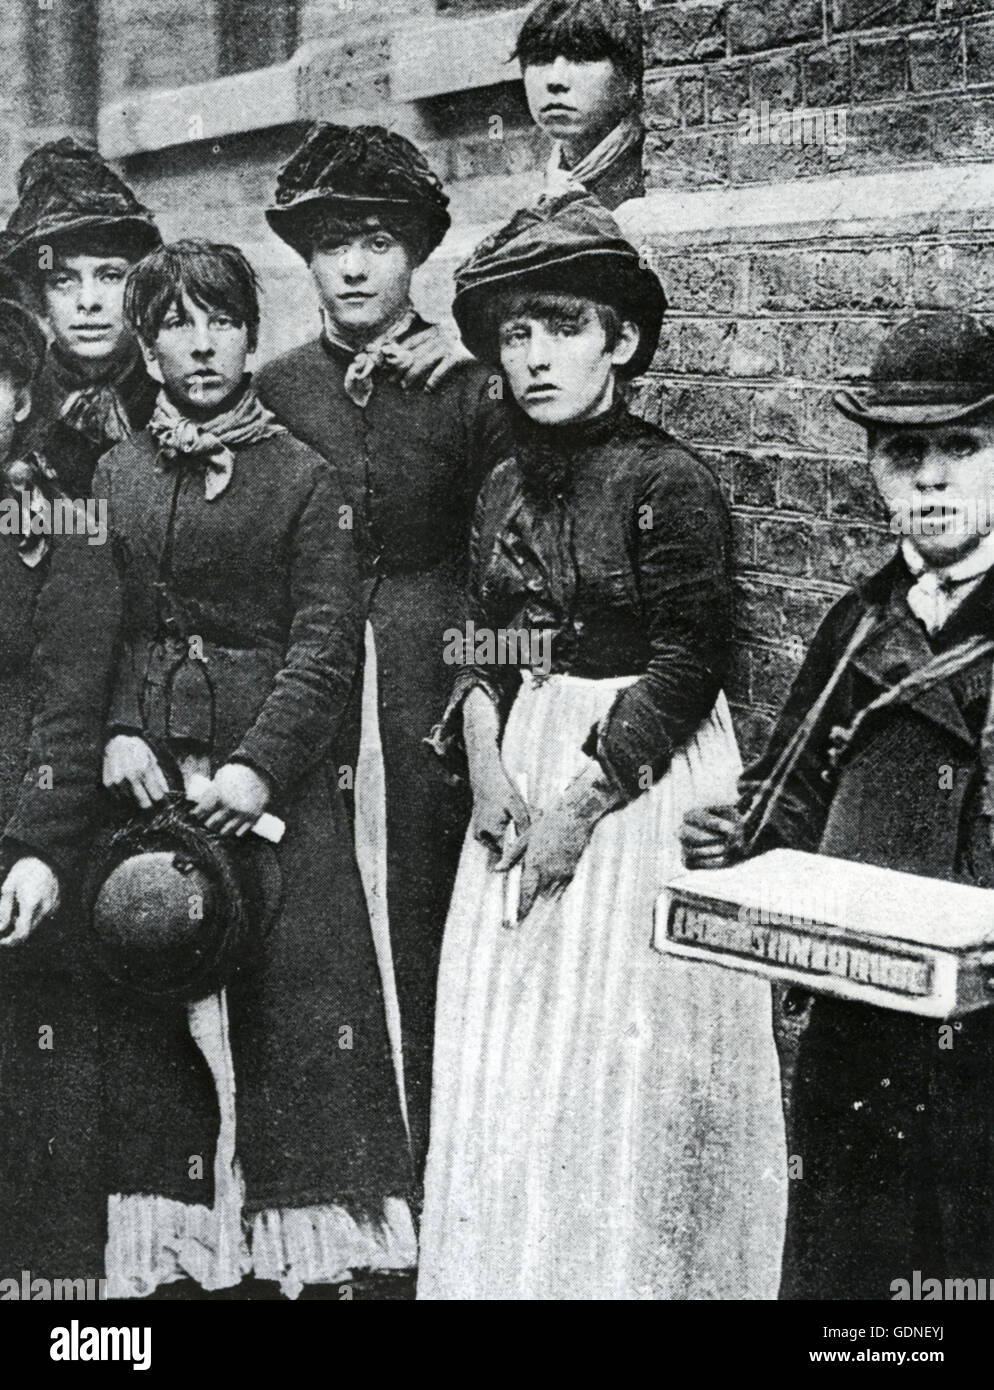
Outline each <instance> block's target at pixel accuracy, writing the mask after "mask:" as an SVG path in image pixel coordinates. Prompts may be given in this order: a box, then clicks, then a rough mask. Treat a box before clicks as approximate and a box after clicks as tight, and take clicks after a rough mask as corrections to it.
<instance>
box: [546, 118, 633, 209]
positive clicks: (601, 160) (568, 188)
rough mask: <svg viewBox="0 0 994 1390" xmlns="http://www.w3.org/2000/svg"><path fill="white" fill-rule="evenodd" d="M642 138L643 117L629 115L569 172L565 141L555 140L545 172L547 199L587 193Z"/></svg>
mask: <svg viewBox="0 0 994 1390" xmlns="http://www.w3.org/2000/svg"><path fill="white" fill-rule="evenodd" d="M641 137H642V122H641V120H640V119H639V117H638V116H626V117H625V118H624V120H623V121H620V122H619V123H618V125H616V126H615V127H614V129H613V130H609V131H608V133H607V134H606V135H605V136H604V138H603V140H601V141H600V142H599V143H598V144H596V145H595V146H594V148H593V149H592V150H588V151H587V153H586V154H585V155H584V156H583V158H582V159H581V160H579V162H578V163H576V164H574V165H573V167H572V169H567V168H566V166H565V164H564V163H563V146H562V142H561V141H559V140H556V141H554V142H553V146H552V154H551V155H550V156H549V163H548V165H547V166H546V170H545V190H544V192H545V196H546V197H549V198H557V197H559V196H560V195H561V194H563V193H573V192H576V191H580V192H585V191H586V190H587V189H588V188H589V187H590V185H591V184H592V183H594V182H596V180H597V179H599V178H600V177H601V175H602V174H605V173H606V172H607V170H608V169H610V167H611V165H612V164H614V163H615V161H616V160H618V159H620V158H621V156H622V155H623V154H625V153H626V151H628V150H630V149H631V148H632V147H633V146H634V145H637V144H638V142H639V140H640V139H641Z"/></svg>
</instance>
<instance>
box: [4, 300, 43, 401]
mask: <svg viewBox="0 0 994 1390" xmlns="http://www.w3.org/2000/svg"><path fill="white" fill-rule="evenodd" d="M46 346H47V345H46V342H45V335H44V333H43V332H42V331H41V329H40V328H39V326H38V323H37V321H36V320H35V318H34V317H33V315H31V314H30V313H29V312H28V311H27V310H26V309H25V308H24V306H23V305H22V304H20V303H18V302H17V301H11V300H0V377H3V378H5V380H7V381H9V382H10V384H11V386H13V388H14V390H15V391H19V390H21V388H22V387H25V386H33V385H34V383H35V381H36V379H37V377H38V373H39V372H40V371H41V368H42V364H43V363H44V361H45V351H46Z"/></svg>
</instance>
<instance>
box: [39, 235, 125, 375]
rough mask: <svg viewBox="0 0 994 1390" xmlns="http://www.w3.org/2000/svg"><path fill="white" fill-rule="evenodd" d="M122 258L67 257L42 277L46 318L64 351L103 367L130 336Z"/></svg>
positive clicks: (57, 262) (94, 365) (81, 361)
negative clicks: (125, 308) (125, 310)
mask: <svg viewBox="0 0 994 1390" xmlns="http://www.w3.org/2000/svg"><path fill="white" fill-rule="evenodd" d="M128 266H129V262H128V261H126V260H125V259H124V258H123V257H122V256H66V257H64V258H60V259H58V260H57V261H56V263H55V267H54V269H52V270H49V271H46V272H45V274H44V279H43V280H42V303H43V305H44V309H45V317H46V318H47V320H48V324H49V327H50V328H51V330H52V333H53V335H54V337H55V341H56V343H58V345H59V347H60V348H61V349H62V351H63V352H65V353H67V354H69V355H70V356H72V357H75V358H76V359H77V360H78V361H79V362H80V363H81V364H83V365H90V366H91V367H93V368H94V369H99V368H100V367H101V365H103V364H104V363H105V362H106V361H107V360H108V359H109V358H111V357H113V356H114V354H115V353H116V352H117V350H118V349H119V348H120V347H121V346H122V345H123V343H124V342H125V341H126V340H127V339H128V337H129V336H130V330H129V328H128V326H127V324H126V323H125V320H124V280H125V276H126V275H127V273H128Z"/></svg>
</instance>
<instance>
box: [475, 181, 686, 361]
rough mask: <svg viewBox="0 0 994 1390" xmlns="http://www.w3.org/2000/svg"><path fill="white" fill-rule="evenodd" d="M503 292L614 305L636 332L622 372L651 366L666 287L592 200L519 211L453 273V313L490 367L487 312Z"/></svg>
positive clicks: (494, 355) (564, 200)
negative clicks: (543, 294)
mask: <svg viewBox="0 0 994 1390" xmlns="http://www.w3.org/2000/svg"><path fill="white" fill-rule="evenodd" d="M506 290H524V291H530V290H537V291H541V290H550V291H553V292H558V293H564V294H572V295H577V296H579V297H580V298H583V299H592V300H594V301H595V302H597V303H600V304H608V305H611V306H612V307H613V308H615V309H616V310H617V311H618V313H620V314H621V316H622V317H623V318H625V319H628V320H630V321H631V322H633V323H634V324H635V325H636V326H637V328H638V330H639V345H638V348H637V350H636V352H635V356H634V357H633V358H632V360H631V362H629V363H628V364H627V365H626V366H625V367H624V368H621V369H619V370H621V371H622V372H623V373H624V375H626V376H638V375H639V374H640V373H641V372H644V371H645V370H646V368H647V367H648V365H649V363H650V362H651V361H652V358H653V354H654V353H655V351H656V346H657V344H658V342H659V334H660V331H661V329H662V324H663V315H664V314H665V312H666V295H665V293H664V291H663V287H662V285H661V284H660V283H659V279H658V277H657V276H656V274H655V273H654V272H653V271H651V270H649V269H648V268H647V267H646V266H644V265H643V264H642V263H641V261H640V260H639V255H638V252H637V251H636V250H635V247H634V246H632V244H631V242H629V241H626V240H625V238H624V237H623V236H622V234H621V228H620V227H619V226H618V224H617V222H615V220H614V218H613V217H612V216H611V214H610V213H609V212H608V211H607V210H606V209H605V208H604V207H602V206H601V204H600V203H598V202H597V201H596V199H594V198H592V197H590V195H589V194H586V193H567V194H566V195H564V196H563V197H561V198H555V199H549V200H544V201H543V202H541V203H539V204H538V205H537V206H536V207H532V208H521V209H520V210H519V211H518V212H516V213H515V214H514V216H513V217H512V218H511V220H510V222H508V223H507V225H506V226H504V227H502V228H501V229H500V231H498V232H495V233H494V234H493V236H490V237H487V239H486V240H485V241H482V242H481V243H480V245H479V246H478V247H477V248H476V250H475V251H474V252H473V254H472V255H471V256H470V258H469V260H468V261H466V262H465V263H464V264H463V265H461V266H460V267H459V269H458V270H457V272H456V296H455V301H454V303H453V306H452V312H453V315H454V316H455V320H456V323H457V325H458V327H459V332H460V333H461V334H462V339H463V342H464V343H465V344H466V346H467V347H468V348H469V350H470V352H471V353H473V355H474V357H479V358H481V359H482V360H484V361H487V362H496V361H497V360H498V352H497V343H496V337H495V332H494V330H495V327H496V325H495V324H493V322H492V315H491V314H490V313H489V312H488V310H489V309H490V307H491V305H492V303H493V300H494V297H495V296H496V295H497V294H499V293H503V292H504V291H506Z"/></svg>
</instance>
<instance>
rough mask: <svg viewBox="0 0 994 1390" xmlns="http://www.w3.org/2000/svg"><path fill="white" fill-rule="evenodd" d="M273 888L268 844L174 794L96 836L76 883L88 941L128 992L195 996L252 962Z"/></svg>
mask: <svg viewBox="0 0 994 1390" xmlns="http://www.w3.org/2000/svg"><path fill="white" fill-rule="evenodd" d="M281 897H282V879H281V875H280V869H279V864H278V861H277V859H276V855H275V853H274V851H273V850H272V848H271V847H270V846H269V845H266V844H264V843H262V842H260V841H258V840H256V838H255V837H254V836H251V837H250V836H246V837H245V838H244V839H233V838H231V837H222V836H219V835H215V834H214V833H212V832H211V831H209V830H207V829H206V828H205V827H204V826H202V825H200V824H199V823H197V822H195V821H193V820H191V819H190V816H189V812H188V810H187V809H186V807H185V804H184V803H183V800H182V797H180V796H177V795H175V794H173V795H172V796H171V797H170V799H169V800H168V801H167V802H166V803H165V804H164V805H163V807H161V808H160V809H159V810H157V811H156V812H155V813H154V814H152V815H151V816H149V815H139V816H136V817H135V818H134V819H133V820H131V821H129V822H128V823H127V824H126V825H125V826H123V827H121V828H120V829H118V830H107V831H105V832H103V833H102V834H101V835H100V836H98V837H97V841H96V843H95V846H94V850H93V854H92V857H91V867H90V870H89V872H88V874H87V877H86V881H85V884H84V889H83V907H84V912H85V917H84V920H85V923H86V934H85V939H86V944H87V946H88V947H89V951H90V954H91V957H92V959H93V960H94V963H95V964H96V965H97V967H98V969H99V970H100V971H101V972H102V973H103V974H104V975H105V976H106V977H107V978H108V979H110V980H111V981H112V982H113V983H114V984H117V985H119V986H121V987H123V988H124V989H126V990H128V991H129V992H132V993H136V994H140V995H144V996H146V997H147V998H152V999H186V1000H194V999H201V998H203V997H204V995H206V994H210V993H212V992H213V991H214V990H216V989H219V988H220V987H221V986H222V985H224V984H227V983H228V982H229V981H231V980H232V979H233V978H234V977H235V976H236V975H238V974H241V973H243V972H244V971H246V970H250V969H251V967H252V964H253V962H254V960H255V959H256V957H257V953H258V951H259V948H260V946H261V944H262V942H263V940H264V938H265V935H266V933H267V931H268V930H269V928H270V927H271V925H272V923H273V921H274V920H275V917H276V914H277V913H278V911H279V907H280V902H281Z"/></svg>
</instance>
